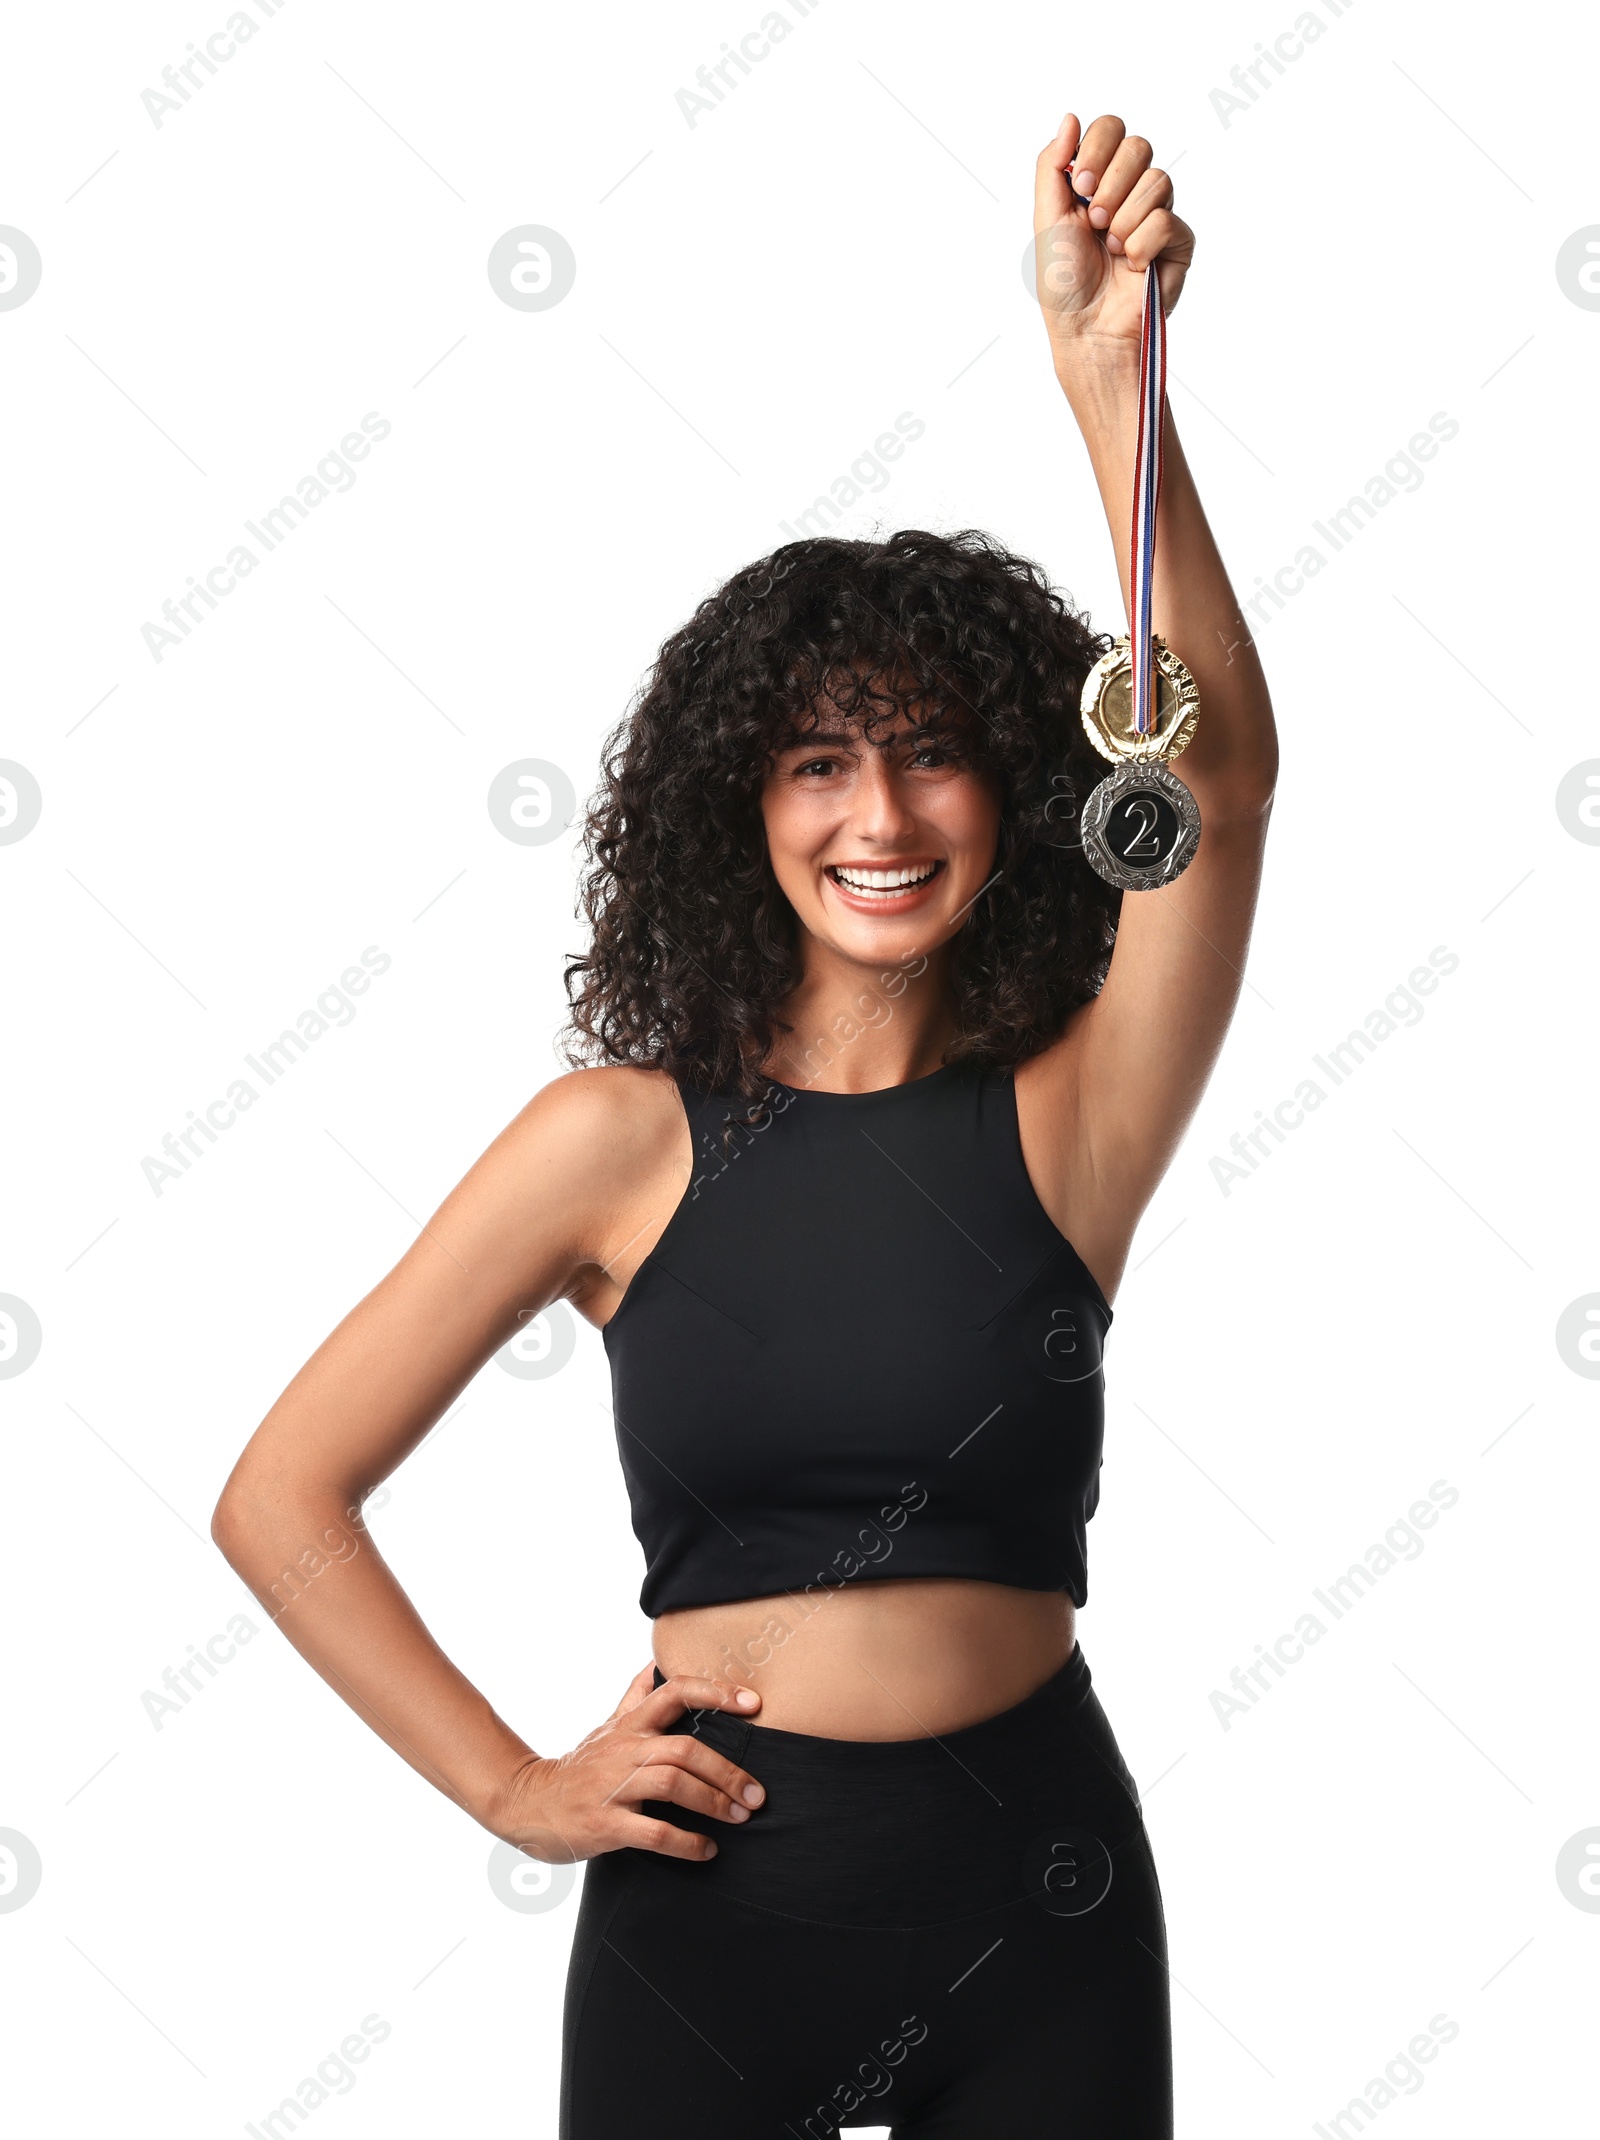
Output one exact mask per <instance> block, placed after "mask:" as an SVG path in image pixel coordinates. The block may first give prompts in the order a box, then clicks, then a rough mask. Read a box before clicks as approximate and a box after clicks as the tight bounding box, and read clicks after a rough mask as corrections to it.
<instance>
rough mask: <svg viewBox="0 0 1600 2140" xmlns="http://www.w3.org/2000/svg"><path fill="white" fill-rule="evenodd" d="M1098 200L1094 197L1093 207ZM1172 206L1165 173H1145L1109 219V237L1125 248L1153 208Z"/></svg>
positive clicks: (1170, 183) (1170, 191) (1168, 180)
mask: <svg viewBox="0 0 1600 2140" xmlns="http://www.w3.org/2000/svg"><path fill="white" fill-rule="evenodd" d="M1099 205H1100V198H1099V195H1098V194H1097V195H1096V196H1095V206H1096V207H1097V208H1098V207H1099ZM1171 206H1172V180H1171V179H1170V178H1169V177H1168V175H1167V173H1166V172H1165V171H1154V170H1152V171H1146V172H1145V174H1144V176H1143V177H1142V178H1139V179H1137V180H1136V181H1135V182H1134V184H1133V186H1132V187H1131V188H1130V189H1129V192H1128V196H1127V198H1126V200H1124V202H1123V203H1122V206H1121V207H1120V208H1119V209H1118V210H1117V212H1116V214H1115V215H1114V216H1113V217H1112V219H1111V227H1110V232H1109V236H1110V237H1113V238H1117V239H1119V240H1120V241H1121V242H1122V244H1123V246H1124V248H1126V245H1127V241H1128V238H1129V237H1130V235H1131V234H1132V233H1133V232H1134V231H1135V230H1137V229H1138V227H1139V225H1140V223H1141V222H1143V220H1144V218H1145V217H1146V216H1147V215H1149V213H1150V212H1151V210H1152V209H1154V208H1170V207H1171Z"/></svg>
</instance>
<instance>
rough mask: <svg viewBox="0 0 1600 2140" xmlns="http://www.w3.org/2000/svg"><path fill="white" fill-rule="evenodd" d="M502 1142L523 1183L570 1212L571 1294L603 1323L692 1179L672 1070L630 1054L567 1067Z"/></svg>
mask: <svg viewBox="0 0 1600 2140" xmlns="http://www.w3.org/2000/svg"><path fill="white" fill-rule="evenodd" d="M498 1142H499V1143H500V1144H501V1145H503V1146H504V1148H505V1156H506V1160H507V1163H508V1164H509V1166H510V1167H511V1169H512V1170H513V1172H514V1173H515V1175H516V1176H517V1178H518V1185H519V1192H520V1193H521V1194H522V1195H524V1196H527V1197H528V1198H530V1199H537V1201H538V1202H539V1203H540V1204H541V1205H542V1206H544V1208H546V1209H551V1208H556V1209H563V1210H565V1211H566V1212H567V1213H568V1214H569V1215H570V1231H569V1234H568V1242H569V1248H570V1253H571V1259H572V1267H573V1279H572V1283H571V1284H570V1286H569V1287H568V1289H567V1298H568V1299H569V1300H571V1301H572V1303H573V1305H574V1306H575V1307H577V1308H578V1309H579V1310H580V1312H582V1313H583V1314H585V1315H587V1316H588V1317H589V1318H590V1320H591V1321H594V1322H597V1323H604V1322H605V1320H606V1319H607V1316H608V1314H609V1311H610V1309H611V1307H613V1306H615V1304H616V1302H617V1301H618V1300H620V1299H621V1297H622V1293H623V1292H624V1291H625V1290H626V1287H627V1283H628V1280H629V1279H630V1278H631V1277H632V1275H633V1272H634V1271H635V1270H636V1269H637V1267H638V1265H639V1264H640V1263H641V1262H642V1261H643V1260H644V1258H645V1256H646V1255H648V1253H649V1252H650V1249H651V1248H652V1247H653V1246H654V1244H655V1241H656V1240H657V1239H658V1238H659V1236H660V1234H661V1232H662V1230H663V1229H664V1227H665V1225H666V1222H667V1220H668V1218H670V1216H671V1214H672V1212H673V1210H674V1209H675V1208H676V1206H677V1204H678V1202H679V1201H680V1199H681V1197H682V1195H683V1191H684V1189H685V1188H686V1187H687V1185H688V1181H689V1175H690V1171H691V1166H692V1158H693V1149H692V1143H691V1139H690V1135H689V1127H688V1123H687V1120H686V1118H685V1115H684V1109H683V1102H682V1099H681V1098H680V1097H679V1094H678V1090H677V1087H676V1085H675V1084H674V1082H673V1080H672V1078H671V1077H669V1076H668V1075H667V1073H666V1072H665V1071H661V1070H648V1069H640V1068H635V1067H633V1066H632V1065H629V1064H625V1063H617V1064H607V1065H605V1066H603V1067H601V1068H596V1069H584V1070H573V1071H568V1072H567V1073H565V1074H564V1075H562V1076H560V1077H556V1078H553V1079H552V1080H551V1081H550V1083H549V1084H548V1085H545V1086H543V1087H542V1088H541V1089H540V1090H539V1091H538V1092H536V1093H535V1094H534V1096H533V1098H532V1099H531V1100H530V1101H529V1102H528V1104H527V1106H526V1107H525V1108H524V1109H523V1110H522V1112H521V1114H519V1115H518V1116H517V1117H516V1119H515V1120H514V1121H513V1122H512V1123H510V1124H509V1125H508V1127H507V1129H506V1130H505V1132H504V1133H503V1135H502V1137H501V1139H500V1140H498Z"/></svg>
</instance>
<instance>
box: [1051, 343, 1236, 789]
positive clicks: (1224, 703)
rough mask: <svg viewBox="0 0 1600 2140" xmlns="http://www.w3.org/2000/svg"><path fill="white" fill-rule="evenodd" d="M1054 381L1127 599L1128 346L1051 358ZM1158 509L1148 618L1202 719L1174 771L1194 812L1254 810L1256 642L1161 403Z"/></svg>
mask: <svg viewBox="0 0 1600 2140" xmlns="http://www.w3.org/2000/svg"><path fill="white" fill-rule="evenodd" d="M1056 375H1057V378H1058V379H1059V381H1060V383H1061V388H1062V392H1063V393H1064V394H1065V395H1066V398H1067V401H1068V404H1069V406H1070V407H1071V409H1072V413H1073V415H1074V417H1075V418H1076V420H1077V424H1078V429H1079V431H1080V432H1081V433H1082V435H1083V441H1084V445H1085V446H1086V448H1087V449H1088V453H1089V460H1090V465H1091V466H1092V468H1093V470H1094V476H1095V481H1096V484H1097V485H1098V487H1099V491H1100V498H1101V502H1102V504H1103V505H1104V507H1105V512H1106V520H1107V523H1108V526H1109V528H1110V531H1111V541H1112V546H1113V549H1114V551H1115V554H1116V559H1117V574H1118V580H1119V583H1120V585H1121V588H1122V601H1123V608H1124V611H1125V612H1126V610H1127V607H1128V599H1129V587H1128V573H1129V562H1130V560H1129V533H1130V524H1131V521H1132V515H1133V475H1134V459H1135V454H1136V451H1137V444H1138V421H1139V371H1138V359H1137V352H1136V351H1134V350H1131V349H1129V350H1126V351H1124V350H1121V349H1119V350H1118V351H1116V352H1114V353H1113V354H1111V355H1109V356H1098V355H1095V356H1091V355H1085V356H1082V357H1079V358H1077V359H1075V360H1073V361H1058V363H1057V367H1056ZM1163 453H1164V466H1163V471H1162V482H1161V500H1160V509H1159V513H1158V516H1157V534H1156V561H1155V584H1154V590H1153V601H1152V610H1153V616H1152V624H1153V628H1154V630H1155V631H1156V632H1157V633H1158V634H1159V635H1160V637H1161V638H1163V639H1164V640H1165V641H1166V643H1167V644H1168V646H1170V647H1171V648H1172V650H1173V652H1174V653H1175V654H1177V655H1179V656H1180V657H1181V658H1182V660H1183V661H1184V662H1185V663H1186V664H1187V665H1188V668H1189V670H1190V672H1191V674H1192V675H1193V677H1194V680H1195V683H1196V684H1197V685H1198V687H1199V691H1200V724H1199V727H1198V729H1197V730H1196V733H1195V737H1194V741H1193V742H1192V743H1191V744H1190V745H1189V747H1188V748H1187V750H1186V751H1185V752H1184V754H1183V760H1182V769H1181V777H1182V779H1183V780H1184V781H1185V783H1186V784H1187V785H1188V786H1190V787H1191V788H1193V789H1194V791H1195V794H1196V796H1197V799H1198V800H1199V802H1200V808H1201V815H1202V817H1204V816H1206V815H1207V814H1208V812H1207V804H1208V802H1209V804H1210V814H1211V815H1212V816H1214V817H1215V816H1218V815H1221V814H1224V813H1227V812H1229V811H1231V810H1234V809H1240V810H1244V811H1249V810H1254V809H1257V808H1259V807H1261V806H1262V805H1264V804H1265V803H1266V802H1267V801H1268V800H1269V799H1270V797H1271V794H1272V788H1273V783H1274V781H1275V779H1276V777H1277V763H1278V750H1277V734H1276V730H1275V727H1274V723H1273V717H1272V702H1271V699H1270V697H1269V695H1268V692H1267V684H1266V678H1265V677H1264V676H1263V674H1262V671H1261V664H1260V661H1259V660H1258V658H1257V656H1256V649H1255V642H1254V640H1253V639H1252V638H1251V636H1250V633H1249V629H1248V627H1247V625H1246V624H1245V622H1244V619H1243V616H1242V613H1241V610H1240V606H1239V603H1238V599H1237V597H1236V596H1235V594H1234V592H1233V588H1232V586H1231V585H1230V583H1229V580H1228V574H1227V569H1226V567H1225V566H1224V565H1223V562H1222V558H1221V555H1220V553H1219V552H1218V549H1217V545H1216V541H1215V539H1214V538H1213V536H1212V533H1211V529H1210V526H1209V525H1208V523H1207V521H1206V516H1205V508H1204V507H1203V506H1202V505H1201V503H1200V494H1199V492H1198V490H1197V489H1196V487H1195V482H1194V477H1193V475H1192V474H1191V472H1190V469H1189V464H1188V461H1187V459H1186V458H1185V456H1184V451H1183V447H1182V444H1181V442H1180V441H1179V438H1178V435H1177V428H1176V426H1175V424H1174V422H1173V419H1172V414H1171V411H1170V409H1169V411H1168V413H1167V423H1166V431H1165V434H1164V442H1163Z"/></svg>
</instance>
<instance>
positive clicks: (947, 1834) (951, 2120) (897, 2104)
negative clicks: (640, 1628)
mask: <svg viewBox="0 0 1600 2140" xmlns="http://www.w3.org/2000/svg"><path fill="white" fill-rule="evenodd" d="M660 1676H661V1675H660V1674H659V1672H658V1673H657V1675H656V1677H657V1681H658V1683H659V1681H660ZM683 1728H684V1729H685V1730H694V1731H697V1732H698V1733H699V1734H700V1736H701V1737H702V1738H703V1739H705V1740H706V1741H707V1742H708V1744H710V1745H713V1746H716V1747H718V1748H719V1749H720V1750H721V1751H722V1752H724V1753H726V1754H727V1755H728V1756H729V1757H730V1758H731V1759H732V1760H734V1761H737V1762H739V1763H740V1764H741V1765H742V1766H744V1767H746V1768H748V1769H749V1771H750V1773H751V1774H752V1775H753V1776H754V1777H755V1778H756V1779H757V1781H758V1782H760V1783H761V1784H763V1785H764V1786H765V1788H766V1792H767V1797H766V1801H765V1803H764V1804H763V1805H761V1806H760V1807H758V1808H757V1810H756V1811H755V1812H754V1813H753V1814H752V1815H751V1818H750V1819H749V1821H748V1822H746V1823H744V1824H743V1825H742V1826H739V1827H733V1826H730V1825H729V1824H727V1823H725V1822H722V1821H713V1820H710V1819H708V1818H706V1817H705V1816H703V1815H700V1814H695V1813H689V1812H686V1811H685V1810H684V1808H682V1807H681V1806H666V1805H659V1806H647V1807H646V1808H645V1811H646V1812H648V1813H653V1814H655V1815H657V1816H659V1817H660V1818H663V1819H667V1820H671V1821H673V1822H675V1823H676V1825H677V1826H679V1827H686V1828H693V1829H695V1830H697V1831H698V1832H699V1833H700V1834H703V1835H713V1836H715V1838H716V1841H717V1845H718V1850H717V1855H716V1857H715V1858H712V1859H711V1860H709V1861H708V1862H704V1863H701V1862H694V1863H691V1862H688V1861H686V1860H682V1859H677V1858H664V1857H662V1856H661V1855H660V1854H659V1853H657V1852H654V1851H640V1850H618V1851H612V1852H608V1853H607V1854H606V1855H605V1856H603V1857H599V1858H594V1859H592V1860H591V1861H590V1862H589V1864H588V1865H587V1866H586V1867H585V1869H584V1886H583V1902H582V1906H581V1908H580V1910H579V1913H578V1923H577V1928H576V1932H575V1935H574V1939H573V1948H572V1961H571V1966H570V1969H569V1972H568V1977H567V2002H566V2021H565V2036H564V2047H563V2061H562V2082H561V2128H560V2129H561V2140H624V2136H627V2140H637V2136H638V2135H640V2134H648V2135H649V2136H650V2140H691V2136H693V2140H783V2135H784V2134H785V2133H787V2134H789V2135H791V2136H792V2140H828V2136H829V2135H831V2134H833V2133H835V2132H837V2131H838V2130H839V2129H840V2127H850V2126H863V2125H866V2126H872V2125H876V2126H884V2125H887V2126H889V2127H890V2128H891V2129H892V2131H893V2133H894V2134H895V2136H896V2140H935V2136H936V2135H937V2136H938V2140H980V2136H981V2140H1044V2136H1046V2135H1051V2136H1054V2135H1071V2136H1072V2140H1168V2136H1170V2134H1171V2132H1172V2051H1171V2034H1170V2015H1169V2003H1168V1990H1167V1965H1166V1929H1165V1924H1164V1921H1163V1917H1162V1909H1161V1890H1160V1887H1159V1885H1158V1883H1157V1880H1156V1871H1155V1864H1154V1861H1153V1860H1152V1858H1151V1854H1150V1842H1149V1838H1148V1836H1147V1835H1146V1834H1145V1828H1144V1820H1143V1817H1142V1815H1141V1813H1140V1809H1139V1796H1138V1792H1137V1789H1136V1788H1135V1785H1134V1782H1133V1778H1132V1777H1131V1776H1130V1775H1129V1773H1128V1770H1127V1767H1126V1765H1125V1764H1124V1762H1123V1759H1122V1756H1121V1754H1120V1753H1119V1752H1118V1750H1117V1742H1116V1740H1115V1738H1114V1737H1113V1735H1112V1731H1111V1727H1110V1725H1109V1724H1108V1723H1107V1722H1106V1718H1105V1712H1104V1711H1103V1710H1102V1708H1101V1707H1100V1703H1099V1701H1098V1700H1097V1699H1096V1697H1095V1694H1094V1691H1093V1689H1092V1687H1091V1685H1090V1679H1089V1667H1088V1665H1087V1664H1086V1663H1085V1662H1084V1658H1083V1653H1082V1651H1081V1650H1075V1651H1074V1652H1073V1654H1072V1656H1071V1658H1070V1659H1069V1660H1068V1662H1067V1663H1066V1664H1065V1665H1063V1667H1062V1668H1061V1670H1060V1671H1059V1672H1058V1673H1057V1674H1056V1675H1055V1677H1054V1678H1053V1679H1050V1680H1048V1681H1046V1683H1045V1684H1044V1686H1042V1687H1040V1688H1038V1689H1037V1691H1036V1692H1034V1693H1033V1694H1030V1695H1029V1696H1028V1697H1027V1699H1026V1700H1025V1701H1022V1702H1019V1703H1018V1704H1017V1705H1016V1707H1015V1708H1013V1709H1007V1710H1005V1711H1003V1712H1002V1713H1001V1714H1000V1715H999V1716H995V1717H990V1718H987V1719H986V1720H985V1721H984V1722H983V1723H981V1724H974V1725H971V1726H970V1727H969V1728H968V1729H966V1730H964V1731H954V1732H949V1733H947V1734H946V1735H945V1736H944V1737H943V1738H939V1739H933V1738H923V1739H895V1740H889V1741H882V1740H857V1739H821V1738H815V1737H812V1736H810V1735H808V1734H804V1733H800V1732H792V1731H773V1730H769V1729H767V1728H766V1727H764V1726H762V1725H759V1724H751V1723H749V1722H746V1721H743V1720H741V1719H738V1718H735V1717H732V1716H729V1715H727V1714H726V1713H724V1712H723V1711H721V1710H708V1711H693V1712H691V1713H690V1715H689V1718H688V1720H687V1722H686V1723H685V1725H684V1726H683Z"/></svg>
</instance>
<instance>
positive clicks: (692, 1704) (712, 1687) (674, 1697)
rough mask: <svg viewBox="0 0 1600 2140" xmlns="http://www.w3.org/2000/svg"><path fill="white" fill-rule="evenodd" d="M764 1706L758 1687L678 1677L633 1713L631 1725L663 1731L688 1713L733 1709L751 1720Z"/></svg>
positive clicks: (675, 1674)
mask: <svg viewBox="0 0 1600 2140" xmlns="http://www.w3.org/2000/svg"><path fill="white" fill-rule="evenodd" d="M760 1706H761V1697H760V1695H759V1694H758V1693H757V1692H756V1690H755V1688H754V1687H746V1686H741V1685H740V1684H739V1683H738V1682H737V1681H734V1680H730V1679H697V1678H693V1677H690V1676H688V1675H685V1674H679V1673H674V1674H673V1676H672V1678H671V1679H667V1680H663V1681H662V1683H661V1685H660V1686H659V1687H656V1688H655V1689H654V1690H653V1691H652V1692H651V1693H649V1694H647V1695H646V1696H645V1698H644V1700H643V1701H642V1702H640V1704H639V1705H638V1707H637V1708H636V1709H634V1710H632V1711H631V1712H630V1715H629V1721H630V1723H632V1724H633V1725H634V1727H635V1728H636V1729H638V1728H643V1729H645V1730H647V1731H662V1730H665V1728H666V1726H667V1724H668V1723H669V1722H671V1721H672V1719H673V1718H675V1717H679V1716H681V1715H682V1714H683V1712H684V1710H685V1709H731V1710H732V1711H733V1712H734V1714H735V1715H737V1716H749V1715H750V1713H751V1712H752V1711H753V1710H756V1709H759V1708H760Z"/></svg>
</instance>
